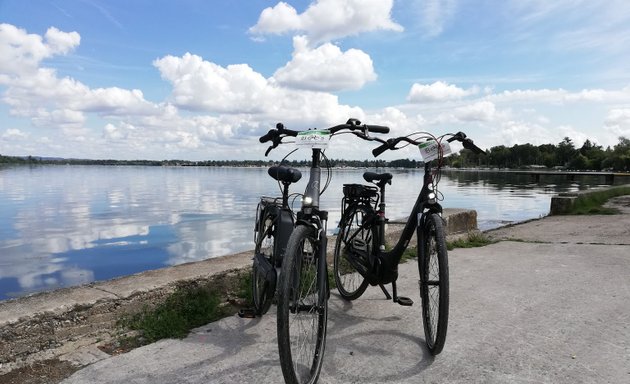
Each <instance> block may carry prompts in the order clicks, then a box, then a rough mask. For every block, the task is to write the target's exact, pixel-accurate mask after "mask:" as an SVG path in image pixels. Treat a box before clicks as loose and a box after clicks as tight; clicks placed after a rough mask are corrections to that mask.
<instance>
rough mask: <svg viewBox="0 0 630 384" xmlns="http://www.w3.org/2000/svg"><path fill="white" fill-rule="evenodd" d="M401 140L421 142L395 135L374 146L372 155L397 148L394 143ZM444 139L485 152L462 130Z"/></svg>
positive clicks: (414, 143)
mask: <svg viewBox="0 0 630 384" xmlns="http://www.w3.org/2000/svg"><path fill="white" fill-rule="evenodd" d="M401 141H405V142H407V143H410V144H413V145H418V144H421V143H422V142H420V141H416V140H413V139H411V138H409V137H408V136H401V137H396V138H393V139H388V140H387V141H385V142H383V144H381V145H379V146H378V147H376V148H374V149H373V150H372V155H374V157H378V156H380V155H381V154H382V153H383V152H385V151H386V150H388V149H391V150H392V151H394V150H396V149H399V148H396V145H397V144H398V143H400V142H401ZM446 141H448V142H449V143H450V142H452V141H459V142H461V143H462V144H463V145H464V148H466V149H470V150H471V151H473V152H474V153H476V154H485V153H486V152H485V151H484V150H483V149H481V148H479V147H478V146H476V145H475V143H474V142H473V141H472V140H471V139H469V138H467V137H466V134H465V133H464V132H457V133H456V134H452V135H451V137H449V138H448V139H446Z"/></svg>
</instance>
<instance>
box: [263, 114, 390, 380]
mask: <svg viewBox="0 0 630 384" xmlns="http://www.w3.org/2000/svg"><path fill="white" fill-rule="evenodd" d="M344 132H345V133H351V134H354V135H356V136H358V137H360V138H363V139H368V140H369V139H370V138H369V136H368V132H380V133H387V132H389V128H387V127H383V126H377V125H362V124H361V122H360V121H358V120H356V119H350V120H348V121H347V122H346V123H345V124H341V125H337V126H334V127H331V128H327V129H320V130H308V131H293V130H289V129H286V128H285V127H284V126H283V125H282V124H280V123H279V124H278V125H276V129H272V130H270V131H269V132H268V133H267V134H266V135H264V136H262V137H261V138H260V142H261V143H264V142H267V141H271V142H272V145H271V146H270V147H269V148H268V149H267V152H266V154H268V153H269V151H270V150H272V149H273V148H275V147H277V146H278V145H279V144H281V143H282V140H283V138H285V137H295V143H296V144H297V145H298V146H303V147H307V148H309V149H311V151H312V157H311V165H310V173H309V182H308V184H307V186H306V191H305V192H304V195H303V198H302V207H301V209H300V211H299V212H298V213H297V220H296V223H295V227H294V228H293V232H292V233H291V236H290V237H289V241H288V243H287V248H286V252H285V254H284V258H283V260H282V269H281V272H280V280H279V287H278V324H277V326H278V350H279V354H280V365H281V367H282V374H283V376H284V379H285V382H287V383H290V384H296V383H315V382H317V379H318V377H319V374H320V372H321V368H322V362H323V357H324V349H325V345H326V324H327V319H328V298H329V296H330V289H329V286H328V267H327V265H326V245H327V237H326V223H327V220H328V212H327V211H324V210H321V209H320V206H319V200H320V196H321V194H322V193H323V192H324V190H325V189H326V187H327V186H328V183H329V182H330V175H331V173H330V166H329V164H328V159H327V158H326V156H325V155H324V149H325V148H326V147H327V143H328V141H329V140H330V137H331V136H333V135H336V134H341V133H344ZM322 162H325V163H326V165H327V166H326V169H327V170H328V178H327V182H326V184H325V185H324V186H323V188H322V187H321V171H322V169H321V165H322Z"/></svg>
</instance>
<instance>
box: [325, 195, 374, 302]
mask: <svg viewBox="0 0 630 384" xmlns="http://www.w3.org/2000/svg"><path fill="white" fill-rule="evenodd" d="M370 211H371V209H370V208H368V207H365V206H355V207H353V208H350V209H349V210H348V211H347V212H346V214H345V215H344V217H342V218H341V224H340V226H339V234H338V235H337V241H336V242H335V255H334V262H333V273H334V275H335V284H336V285H337V290H338V291H339V294H340V295H341V297H342V298H344V299H346V300H355V299H358V298H359V297H360V296H361V295H362V294H363V292H365V290H366V289H367V286H368V281H367V280H366V279H365V277H363V276H361V275H360V274H359V273H358V272H357V270H356V269H355V268H354V266H353V265H352V264H351V263H350V261H348V259H347V256H346V252H347V248H349V247H352V246H357V244H360V245H359V246H360V247H361V248H364V251H365V253H366V254H367V255H369V254H370V253H371V252H372V231H371V229H370V228H364V227H363V226H362V225H363V222H364V219H365V217H366V216H367V215H368V214H369V213H370Z"/></svg>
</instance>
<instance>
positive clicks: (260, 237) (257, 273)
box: [252, 211, 276, 316]
mask: <svg viewBox="0 0 630 384" xmlns="http://www.w3.org/2000/svg"><path fill="white" fill-rule="evenodd" d="M275 241H276V236H275V225H274V218H273V217H271V216H270V215H268V214H266V212H265V211H263V213H262V219H261V222H260V223H259V226H258V233H257V236H256V246H255V248H254V264H253V267H252V301H253V304H254V310H255V311H256V315H258V316H260V315H264V314H265V313H267V311H268V310H269V307H271V302H272V301H273V296H274V294H275V290H276V286H275V284H271V283H270V279H268V278H266V276H267V273H275V271H271V270H270V268H273V266H274V264H275V263H274V254H273V252H274V248H275ZM258 255H259V256H258ZM260 256H262V258H264V259H265V260H256V258H257V257H260ZM260 261H263V262H266V263H267V265H266V268H263V266H261V265H260ZM271 281H275V279H272V280H271ZM272 285H273V286H272Z"/></svg>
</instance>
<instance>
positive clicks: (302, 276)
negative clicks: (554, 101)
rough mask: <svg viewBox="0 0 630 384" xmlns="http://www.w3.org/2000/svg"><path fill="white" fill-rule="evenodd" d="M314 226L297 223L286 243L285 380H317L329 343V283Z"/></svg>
mask: <svg viewBox="0 0 630 384" xmlns="http://www.w3.org/2000/svg"><path fill="white" fill-rule="evenodd" d="M320 263H325V260H321V256H320V255H319V241H318V239H317V230H316V229H315V228H312V227H309V226H306V225H299V226H297V227H296V228H295V229H294V231H293V233H292V234H291V237H290V238H289V242H288V244H287V251H286V253H285V257H284V259H283V261H282V272H281V274H280V287H279V290H278V350H279V353H280V365H281V367H282V374H283V375H284V380H285V382H286V383H290V384H297V383H300V384H301V383H315V382H317V378H318V377H319V373H320V371H321V368H322V362H323V357H324V347H325V344H326V322H327V317H328V285H327V276H326V272H325V271H326V268H325V265H320Z"/></svg>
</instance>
